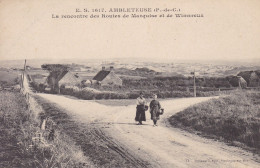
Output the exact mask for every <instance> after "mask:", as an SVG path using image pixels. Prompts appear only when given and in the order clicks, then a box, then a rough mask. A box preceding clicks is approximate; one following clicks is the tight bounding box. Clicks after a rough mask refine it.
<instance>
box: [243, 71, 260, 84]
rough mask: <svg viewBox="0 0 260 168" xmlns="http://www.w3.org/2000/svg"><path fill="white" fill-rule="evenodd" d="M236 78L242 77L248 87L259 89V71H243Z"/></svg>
mask: <svg viewBox="0 0 260 168" xmlns="http://www.w3.org/2000/svg"><path fill="white" fill-rule="evenodd" d="M238 76H241V77H243V78H244V79H245V80H246V82H247V84H248V86H249V87H259V86H260V71H259V70H258V71H243V72H240V73H239V74H238Z"/></svg>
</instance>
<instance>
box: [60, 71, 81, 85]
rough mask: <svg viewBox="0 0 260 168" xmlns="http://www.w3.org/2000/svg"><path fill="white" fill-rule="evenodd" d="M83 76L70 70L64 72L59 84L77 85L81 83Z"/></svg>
mask: <svg viewBox="0 0 260 168" xmlns="http://www.w3.org/2000/svg"><path fill="white" fill-rule="evenodd" d="M81 81H82V80H81V78H80V77H79V76H78V75H77V74H73V73H71V72H70V71H68V72H67V73H65V74H64V76H63V77H62V78H61V79H60V80H59V86H61V85H64V86H77V85H79V84H81Z"/></svg>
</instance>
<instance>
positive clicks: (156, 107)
mask: <svg viewBox="0 0 260 168" xmlns="http://www.w3.org/2000/svg"><path fill="white" fill-rule="evenodd" d="M156 99H157V95H156V94H154V95H153V100H152V101H151V103H150V113H151V120H153V124H154V125H153V126H158V125H157V120H159V119H160V115H161V112H160V109H161V104H160V102H159V101H158V100H156Z"/></svg>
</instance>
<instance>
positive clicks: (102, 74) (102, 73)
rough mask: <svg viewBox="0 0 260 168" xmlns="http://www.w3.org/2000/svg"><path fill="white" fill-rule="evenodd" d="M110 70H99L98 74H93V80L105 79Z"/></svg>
mask: <svg viewBox="0 0 260 168" xmlns="http://www.w3.org/2000/svg"><path fill="white" fill-rule="evenodd" d="M110 72H111V71H105V70H102V71H99V72H98V74H97V75H96V76H94V78H93V80H97V81H102V80H103V79H105V78H106V77H107V75H108V74H109V73H110Z"/></svg>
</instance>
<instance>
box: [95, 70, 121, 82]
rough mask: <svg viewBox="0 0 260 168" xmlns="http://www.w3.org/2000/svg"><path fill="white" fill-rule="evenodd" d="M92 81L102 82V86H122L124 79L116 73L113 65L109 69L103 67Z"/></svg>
mask: <svg viewBox="0 0 260 168" xmlns="http://www.w3.org/2000/svg"><path fill="white" fill-rule="evenodd" d="M92 83H93V84H100V85H101V86H105V85H118V86H122V84H123V81H122V79H120V78H119V77H118V76H117V75H116V74H115V72H114V68H113V67H112V66H111V67H110V69H109V70H106V69H105V67H102V70H101V71H99V72H98V73H97V75H96V76H94V78H93V80H92Z"/></svg>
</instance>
